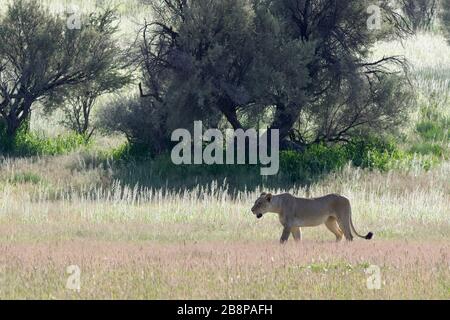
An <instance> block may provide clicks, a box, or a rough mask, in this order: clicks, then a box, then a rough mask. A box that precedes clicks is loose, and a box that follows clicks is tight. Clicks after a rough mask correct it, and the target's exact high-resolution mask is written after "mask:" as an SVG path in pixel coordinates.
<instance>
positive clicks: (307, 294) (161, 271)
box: [0, 239, 450, 299]
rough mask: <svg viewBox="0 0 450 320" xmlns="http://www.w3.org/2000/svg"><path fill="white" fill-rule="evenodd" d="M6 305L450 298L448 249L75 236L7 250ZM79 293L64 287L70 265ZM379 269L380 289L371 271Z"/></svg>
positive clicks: (0, 249)
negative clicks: (11, 301) (31, 301)
mask: <svg viewBox="0 0 450 320" xmlns="http://www.w3.org/2000/svg"><path fill="white" fill-rule="evenodd" d="M0 257H1V260H0V263H1V264H3V265H4V268H3V270H4V271H3V272H4V281H3V285H2V286H1V289H0V290H1V291H0V292H1V297H2V298H36V297H38V298H51V299H52V298H57V299H61V298H62V299H89V298H91V299H92V298H94V299H118V298H120V299H193V298H194V299H250V298H251V299H355V298H358V299H372V298H375V299H381V298H382V299H405V298H406V299H417V298H426V299H438V298H440V299H447V298H449V293H450V292H449V290H450V269H449V265H448V261H449V258H450V247H449V245H448V242H429V243H421V242H408V241H401V240H399V241H381V240H378V241H375V242H371V243H369V242H362V241H360V242H355V243H352V244H347V243H342V244H335V243H332V242H316V241H306V242H304V243H303V244H301V245H296V244H290V245H287V246H285V247H280V246H279V245H276V244H274V243H273V242H254V241H253V242H239V241H237V242H235V243H233V244H223V243H221V242H212V243H211V242H210V243H207V244H206V243H201V244H177V245H158V244H155V243H152V242H141V243H124V242H111V241H108V242H103V241H87V240H82V239H74V240H72V241H63V242H53V243H52V244H43V243H40V244H32V245H19V244H15V245H1V246H0ZM72 264H76V265H78V266H79V267H80V269H81V291H80V292H79V293H76V292H71V291H69V290H66V289H65V283H66V280H67V275H66V274H65V269H66V267H67V266H69V265H72ZM370 265H378V266H380V268H381V281H382V285H381V289H380V290H368V288H367V284H366V282H367V277H368V276H367V275H366V274H365V270H366V269H367V268H368V267H369V266H370Z"/></svg>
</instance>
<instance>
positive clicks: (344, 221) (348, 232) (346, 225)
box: [337, 214, 353, 241]
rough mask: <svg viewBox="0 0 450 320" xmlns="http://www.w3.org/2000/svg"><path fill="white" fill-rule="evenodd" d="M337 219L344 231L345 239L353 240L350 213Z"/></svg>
mask: <svg viewBox="0 0 450 320" xmlns="http://www.w3.org/2000/svg"><path fill="white" fill-rule="evenodd" d="M337 221H338V224H339V227H340V228H341V230H342V231H343V232H344V236H345V239H346V240H347V241H353V235H352V229H351V227H350V217H349V216H348V214H347V215H341V216H340V217H339V218H338V220H337Z"/></svg>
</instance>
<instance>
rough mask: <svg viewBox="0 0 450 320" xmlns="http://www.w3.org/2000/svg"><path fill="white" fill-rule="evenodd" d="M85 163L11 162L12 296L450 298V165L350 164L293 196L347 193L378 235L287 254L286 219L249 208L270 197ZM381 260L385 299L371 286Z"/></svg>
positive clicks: (8, 239)
mask: <svg viewBox="0 0 450 320" xmlns="http://www.w3.org/2000/svg"><path fill="white" fill-rule="evenodd" d="M77 157H81V156H80V155H76V154H72V155H70V156H59V157H52V158H42V159H35V160H13V161H11V160H4V161H3V162H2V163H1V165H0V168H1V170H0V186H1V187H0V199H1V202H0V203H1V205H0V221H1V223H0V268H1V270H2V273H1V274H2V282H1V283H2V285H0V297H1V298H2V299H4V298H45V299H47V298H58V299H59V298H64V299H66V298H70V299H71V298H74V299H80V298H81V299H87V298H100V299H104V298H125V299H128V298H137V299H148V298H151V299H153V298H159V299H167V298H179V299H181V298H183V299H184V298H188V299H189V298H199V299H200V298H201V299H208V298H231V299H247V298H254V299H259V298H291V299H303V298H307V299H310V298H319V299H322V298H324V299H325V298H326V299H328V298H335V299H347V298H349V299H357V298H387V299H390V298H444V299H446V298H449V297H450V265H449V261H450V245H449V240H450V221H449V219H448V217H449V207H450V185H449V183H448V176H449V174H450V165H449V164H448V163H446V164H443V165H441V166H439V167H436V168H434V169H433V170H431V171H428V172H425V171H419V170H411V171H408V172H391V173H388V174H381V173H376V172H364V171H361V170H358V169H354V168H350V167H348V168H346V169H345V170H344V171H343V172H341V173H337V174H334V175H330V176H328V177H327V178H326V179H324V180H323V181H321V182H319V183H317V184H315V185H312V186H310V187H309V188H308V189H304V188H298V189H295V190H290V191H292V192H294V193H295V194H297V195H299V196H318V195H323V194H326V193H330V192H340V193H342V194H345V195H347V196H348V197H349V198H350V199H351V201H352V203H353V211H354V221H355V224H356V226H357V228H358V229H359V230H361V232H366V231H368V230H369V229H370V230H372V231H374V232H375V235H376V236H375V240H374V241H372V242H367V241H364V240H359V241H355V242H354V243H345V242H344V243H340V244H335V243H334V236H333V235H332V234H331V233H329V232H328V231H327V230H326V229H325V227H323V228H322V227H321V228H317V229H306V230H304V231H305V242H304V243H302V244H294V243H290V244H288V245H287V246H285V247H281V246H280V245H278V242H277V240H278V238H279V236H280V233H281V228H280V225H279V223H278V221H277V218H276V217H275V216H267V217H266V218H264V219H263V220H261V221H259V220H258V221H256V219H255V218H254V217H253V215H252V214H251V212H250V210H249V208H250V207H251V206H252V204H253V201H254V199H255V198H256V197H257V195H258V194H259V190H256V191H248V192H245V191H242V192H239V193H237V194H235V195H231V194H230V193H229V192H228V191H227V190H226V188H224V187H223V186H220V184H219V186H218V185H217V184H212V185H209V186H203V188H202V187H200V186H199V187H198V188H194V189H192V190H185V191H180V192H175V191H173V192H170V191H165V190H162V189H159V190H152V189H146V188H140V187H138V186H136V187H129V186H128V187H127V186H123V185H121V184H120V182H118V181H115V182H111V181H110V182H108V177H107V172H108V168H104V167H102V166H99V167H91V168H90V169H89V170H81V171H77V170H76V169H74V163H77V162H78V161H77V160H76V159H77ZM75 167H76V166H75ZM102 184H103V185H105V186H106V185H111V188H102V187H101V185H102ZM273 191H274V192H276V191H277V190H273ZM70 265H77V266H79V268H80V270H81V290H80V292H78V293H77V292H72V291H70V290H67V289H66V281H67V279H68V277H69V275H68V274H66V268H67V267H68V266H70ZM371 265H376V266H378V267H379V268H380V269H381V279H382V286H381V289H380V290H369V289H368V288H367V286H366V281H367V279H368V277H369V275H367V274H365V273H364V271H365V270H366V269H367V268H368V267H369V266H371Z"/></svg>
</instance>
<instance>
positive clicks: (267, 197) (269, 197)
mask: <svg viewBox="0 0 450 320" xmlns="http://www.w3.org/2000/svg"><path fill="white" fill-rule="evenodd" d="M266 200H267V201H268V202H270V201H272V194H271V193H269V194H266Z"/></svg>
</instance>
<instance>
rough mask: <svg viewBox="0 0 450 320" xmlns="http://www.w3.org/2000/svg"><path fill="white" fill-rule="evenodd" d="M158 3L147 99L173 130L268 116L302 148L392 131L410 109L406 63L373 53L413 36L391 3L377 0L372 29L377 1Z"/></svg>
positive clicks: (147, 38)
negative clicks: (372, 10)
mask: <svg viewBox="0 0 450 320" xmlns="http://www.w3.org/2000/svg"><path fill="white" fill-rule="evenodd" d="M152 4H153V9H154V12H155V14H154V15H153V19H152V20H151V21H150V22H148V23H146V24H145V25H144V26H143V29H142V31H141V42H140V49H141V50H140V52H139V59H138V60H139V61H140V63H141V66H142V71H143V79H144V81H143V82H144V86H141V96H142V97H145V98H146V99H147V100H146V101H147V102H146V103H147V104H148V106H149V108H150V109H152V110H153V109H154V108H156V109H158V108H161V109H162V110H164V111H163V113H165V114H166V117H165V119H166V120H167V122H166V125H165V128H166V129H165V130H167V131H170V128H172V127H173V123H177V124H178V125H180V124H183V123H184V124H187V123H189V122H191V121H192V120H203V121H204V123H208V125H210V126H211V127H215V126H217V123H218V121H219V119H220V117H223V118H225V119H226V120H227V122H228V123H229V124H230V125H231V126H232V127H233V128H235V129H238V128H246V126H247V125H248V124H251V123H255V122H258V120H259V119H260V118H261V117H260V115H262V114H264V115H265V114H268V113H270V114H271V117H270V118H271V119H270V120H269V121H268V123H265V124H264V125H265V126H267V127H269V128H272V129H279V130H280V138H281V139H282V140H283V145H284V146H286V147H291V146H292V145H293V143H294V144H295V145H296V146H297V147H300V148H301V146H304V145H307V144H310V143H318V142H323V141H325V142H326V141H330V142H337V141H347V140H348V139H349V137H351V136H352V135H355V134H356V133H357V132H361V131H366V130H368V129H370V128H371V129H374V130H375V129H379V128H388V127H391V126H392V125H393V124H396V123H398V119H401V118H402V116H403V115H404V114H405V112H404V111H405V110H406V108H407V106H408V103H407V102H408V99H409V95H408V88H407V81H406V80H407V79H406V76H405V70H406V69H407V64H406V62H405V60H404V59H403V58H401V57H395V56H388V57H383V58H381V59H379V60H376V61H374V60H373V59H372V58H371V52H370V49H371V47H372V46H373V45H374V44H375V43H376V42H377V41H382V40H391V39H395V38H401V37H405V36H407V35H409V34H410V33H411V30H410V29H409V26H408V24H407V23H406V21H405V19H404V18H403V17H402V16H401V15H399V14H398V13H397V12H396V11H395V8H394V7H392V6H391V5H390V4H389V1H387V0H383V1H380V2H379V9H380V12H381V17H380V18H381V19H382V21H380V22H381V26H382V28H381V29H380V30H371V29H370V28H368V24H367V23H368V19H369V17H370V14H369V13H368V11H367V9H368V8H369V7H370V6H371V5H372V2H371V1H370V0H349V1H338V0H225V1H213V0H209V1H199V0H190V1H189V0H160V1H156V2H152ZM397 91H398V92H399V95H398V99H395V95H394V93H395V92H397ZM269 111H271V112H269ZM175 127H177V126H175ZM178 127H179V126H178ZM306 128H312V130H308V131H309V133H308V134H305V130H306ZM166 136H167V135H166Z"/></svg>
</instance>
